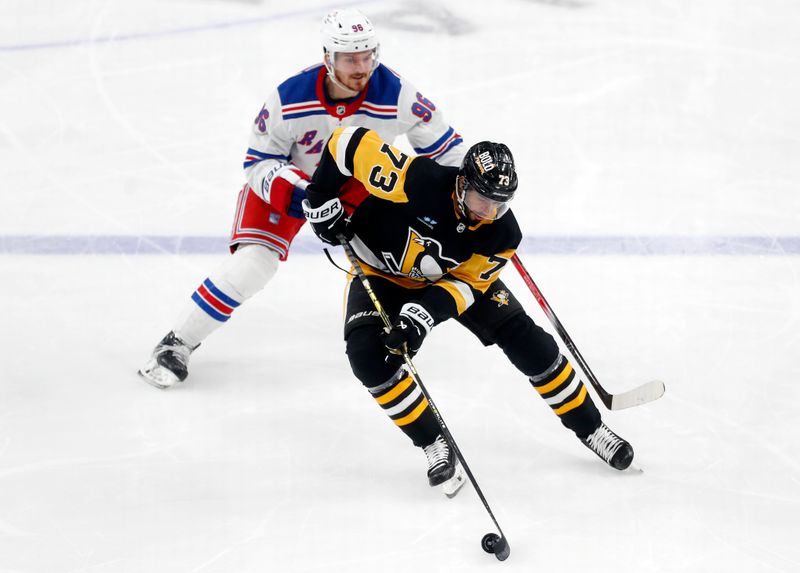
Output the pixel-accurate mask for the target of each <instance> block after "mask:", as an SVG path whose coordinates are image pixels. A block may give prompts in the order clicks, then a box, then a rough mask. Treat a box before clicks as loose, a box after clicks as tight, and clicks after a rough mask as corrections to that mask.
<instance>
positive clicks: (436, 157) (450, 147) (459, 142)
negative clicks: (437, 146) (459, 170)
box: [431, 137, 464, 159]
mask: <svg viewBox="0 0 800 573" xmlns="http://www.w3.org/2000/svg"><path fill="white" fill-rule="evenodd" d="M463 142H464V140H463V139H461V138H460V137H456V138H455V139H454V140H453V141H451V142H450V144H449V145H448V146H447V147H445V148H444V149H443V150H442V151H441V152H439V153H437V154H436V155H431V159H438V158H439V157H441V156H442V155H444V154H445V153H447V152H448V151H450V150H451V149H453V148H454V147H455V146H456V145H459V144H461V143H463Z"/></svg>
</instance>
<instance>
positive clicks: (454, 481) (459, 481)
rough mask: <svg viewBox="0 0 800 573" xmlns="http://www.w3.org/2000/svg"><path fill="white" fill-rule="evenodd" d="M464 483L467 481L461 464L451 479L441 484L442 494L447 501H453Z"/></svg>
mask: <svg viewBox="0 0 800 573" xmlns="http://www.w3.org/2000/svg"><path fill="white" fill-rule="evenodd" d="M465 483H467V479H466V476H465V475H464V470H463V469H462V468H461V464H458V465H457V466H456V471H455V473H454V474H453V477H451V478H450V479H449V480H447V481H446V482H444V483H443V484H442V492H443V493H444V494H445V495H446V496H447V498H448V499H453V498H454V497H455V496H456V495H457V494H458V492H459V491H461V488H462V487H464V484H465Z"/></svg>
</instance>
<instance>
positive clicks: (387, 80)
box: [365, 64, 400, 105]
mask: <svg viewBox="0 0 800 573" xmlns="http://www.w3.org/2000/svg"><path fill="white" fill-rule="evenodd" d="M399 97H400V78H398V77H397V76H396V75H395V74H394V73H393V72H392V71H391V70H390V69H389V68H387V67H386V66H384V65H383V64H378V67H377V68H375V71H374V72H372V77H371V78H370V79H369V83H368V84H367V97H366V98H365V99H366V100H367V101H369V102H370V103H374V104H377V105H397V99H398V98H399Z"/></svg>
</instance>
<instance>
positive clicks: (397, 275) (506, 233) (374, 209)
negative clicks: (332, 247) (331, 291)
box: [309, 127, 522, 323]
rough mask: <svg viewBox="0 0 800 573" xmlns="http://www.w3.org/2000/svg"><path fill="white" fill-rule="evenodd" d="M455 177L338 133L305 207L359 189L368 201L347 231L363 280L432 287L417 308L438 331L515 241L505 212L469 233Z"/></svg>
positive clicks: (494, 273) (483, 286) (371, 139)
mask: <svg viewBox="0 0 800 573" xmlns="http://www.w3.org/2000/svg"><path fill="white" fill-rule="evenodd" d="M457 175H458V168H456V167H446V166H442V165H439V164H437V163H436V162H434V161H432V160H430V159H427V158H425V157H413V156H409V155H407V154H405V153H402V152H401V151H400V150H398V149H396V148H395V147H392V146H391V145H389V144H388V143H386V142H384V141H382V140H381V139H380V137H379V136H378V134H377V133H375V132H374V131H371V130H367V129H365V128H363V127H358V128H356V127H348V128H339V129H337V130H335V131H334V132H333V134H332V135H331V137H330V139H329V140H328V142H327V145H326V148H325V151H324V152H323V155H322V159H321V160H320V164H319V167H318V168H317V170H316V171H315V173H314V176H313V181H314V189H315V190H316V193H313V194H311V193H310V194H309V200H310V201H311V200H312V195H313V196H314V198H315V201H314V202H318V203H320V204H322V203H323V202H324V201H326V200H328V199H330V198H331V197H333V196H335V195H338V194H339V193H340V192H341V189H342V187H343V186H345V185H346V184H347V185H352V184H354V181H353V180H356V181H358V183H360V184H361V185H363V186H364V188H365V189H366V191H367V192H368V193H369V196H368V197H367V198H366V199H365V200H364V201H363V202H362V203H361V204H360V205H359V206H358V208H357V209H356V210H355V212H354V213H353V214H352V215H351V218H350V224H351V225H352V229H353V231H354V232H355V236H354V237H353V239H352V241H351V245H352V247H353V250H354V251H355V253H356V255H357V256H358V258H359V260H360V261H361V262H362V263H363V267H364V272H365V273H366V274H367V275H378V276H381V277H384V278H386V279H388V280H390V281H392V282H395V283H397V284H399V285H401V286H404V287H406V288H411V289H414V288H423V287H428V286H433V287H437V288H426V289H425V290H424V291H422V292H421V296H420V297H419V299H418V300H419V301H420V302H421V303H422V304H423V306H425V308H427V309H428V311H429V312H431V313H432V314H433V316H434V318H435V320H436V322H437V323H438V322H441V321H442V320H446V319H447V318H450V317H453V316H456V315H458V314H461V313H462V312H464V311H465V310H466V309H467V308H469V306H470V305H471V304H472V303H473V302H474V301H475V298H476V297H477V296H480V295H481V294H482V293H484V292H486V290H487V289H488V288H489V286H490V285H491V284H492V282H494V280H495V279H496V278H497V277H498V275H499V274H500V271H501V270H502V268H503V267H504V266H505V264H506V263H507V262H508V260H509V259H510V258H511V256H512V255H513V254H514V251H515V249H516V248H517V246H518V245H519V243H520V240H521V238H522V236H521V232H520V229H519V225H518V224H517V220H516V219H515V218H514V215H513V213H512V212H511V211H509V212H507V213H506V214H505V215H504V216H503V217H501V218H500V219H498V220H496V221H481V222H479V223H476V224H475V223H473V224H472V225H470V221H469V220H468V219H466V218H465V217H463V216H462V214H461V213H460V211H459V209H458V207H457V205H456V202H455V184H456V178H457ZM312 204H313V203H312ZM313 206H318V205H313Z"/></svg>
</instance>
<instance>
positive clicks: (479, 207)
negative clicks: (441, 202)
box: [458, 181, 511, 221]
mask: <svg viewBox="0 0 800 573" xmlns="http://www.w3.org/2000/svg"><path fill="white" fill-rule="evenodd" d="M458 200H459V201H458V202H459V205H461V209H462V210H463V211H464V215H465V216H466V217H467V218H469V219H472V220H484V221H496V220H497V219H499V218H500V217H502V216H503V215H505V214H506V212H507V211H508V209H509V207H510V203H511V201H510V200H509V201H497V200H495V199H490V198H489V197H487V196H485V195H483V194H481V193H480V192H479V191H478V190H477V189H475V188H474V187H472V186H471V185H470V184H469V183H467V182H466V181H463V183H462V184H461V190H460V192H459V197H458Z"/></svg>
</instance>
